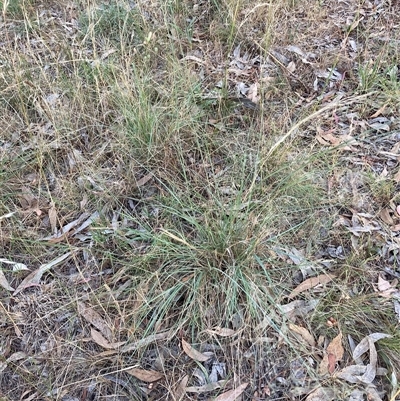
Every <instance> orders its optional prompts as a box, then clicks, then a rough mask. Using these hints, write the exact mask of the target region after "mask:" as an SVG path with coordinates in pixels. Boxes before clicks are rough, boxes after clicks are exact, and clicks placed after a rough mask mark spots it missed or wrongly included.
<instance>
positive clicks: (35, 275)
mask: <svg viewBox="0 0 400 401" xmlns="http://www.w3.org/2000/svg"><path fill="white" fill-rule="evenodd" d="M71 255H72V252H67V253H65V254H64V255H61V256H60V257H58V258H56V259H54V260H52V261H51V262H49V263H45V264H44V265H41V266H40V267H39V268H38V269H36V270H35V271H33V272H32V273H30V274H29V275H28V276H26V277H25V279H24V280H23V281H22V283H21V284H20V285H19V286H18V287H17V289H16V290H15V291H14V292H13V295H16V294H18V293H19V292H21V291H22V290H24V289H25V288H29V287H33V286H35V285H39V283H40V279H41V278H42V276H43V274H44V273H45V272H46V271H47V270H50V269H51V268H52V267H53V266H56V265H58V264H59V263H61V262H63V261H64V260H66V259H68V258H69V257H70V256H71Z"/></svg>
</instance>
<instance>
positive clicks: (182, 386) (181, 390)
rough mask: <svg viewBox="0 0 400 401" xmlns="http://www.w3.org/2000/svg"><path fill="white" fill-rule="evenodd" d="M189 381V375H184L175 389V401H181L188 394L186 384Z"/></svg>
mask: <svg viewBox="0 0 400 401" xmlns="http://www.w3.org/2000/svg"><path fill="white" fill-rule="evenodd" d="M188 381H189V376H188V375H186V376H184V377H183V378H182V379H181V380H180V381H179V383H178V384H177V386H176V387H175V389H174V401H181V400H182V399H183V397H184V396H185V394H186V385H187V382H188Z"/></svg>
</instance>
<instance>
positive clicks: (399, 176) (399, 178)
mask: <svg viewBox="0 0 400 401" xmlns="http://www.w3.org/2000/svg"><path fill="white" fill-rule="evenodd" d="M393 179H394V180H395V181H396V184H398V183H399V182H400V169H399V170H398V171H397V173H396V174H395V175H394V176H393Z"/></svg>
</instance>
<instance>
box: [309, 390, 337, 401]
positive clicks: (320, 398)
mask: <svg viewBox="0 0 400 401" xmlns="http://www.w3.org/2000/svg"><path fill="white" fill-rule="evenodd" d="M334 398H335V392H334V391H333V390H332V389H331V388H327V387H318V388H317V389H315V390H314V391H313V392H312V393H310V394H308V396H307V398H306V401H332V400H333V399H334Z"/></svg>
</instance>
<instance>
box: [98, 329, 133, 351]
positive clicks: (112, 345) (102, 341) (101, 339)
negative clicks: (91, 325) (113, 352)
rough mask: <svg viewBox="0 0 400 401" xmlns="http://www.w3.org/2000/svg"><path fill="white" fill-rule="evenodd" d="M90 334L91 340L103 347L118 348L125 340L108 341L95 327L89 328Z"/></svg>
mask: <svg viewBox="0 0 400 401" xmlns="http://www.w3.org/2000/svg"><path fill="white" fill-rule="evenodd" d="M90 334H91V336H92V339H93V341H94V342H95V343H96V344H98V345H100V346H101V347H103V348H105V349H115V348H119V347H120V346H121V345H124V344H125V342H126V341H122V342H119V343H110V342H108V341H107V340H106V339H105V338H104V337H103V335H102V334H101V333H100V332H99V331H97V330H95V329H91V330H90Z"/></svg>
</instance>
